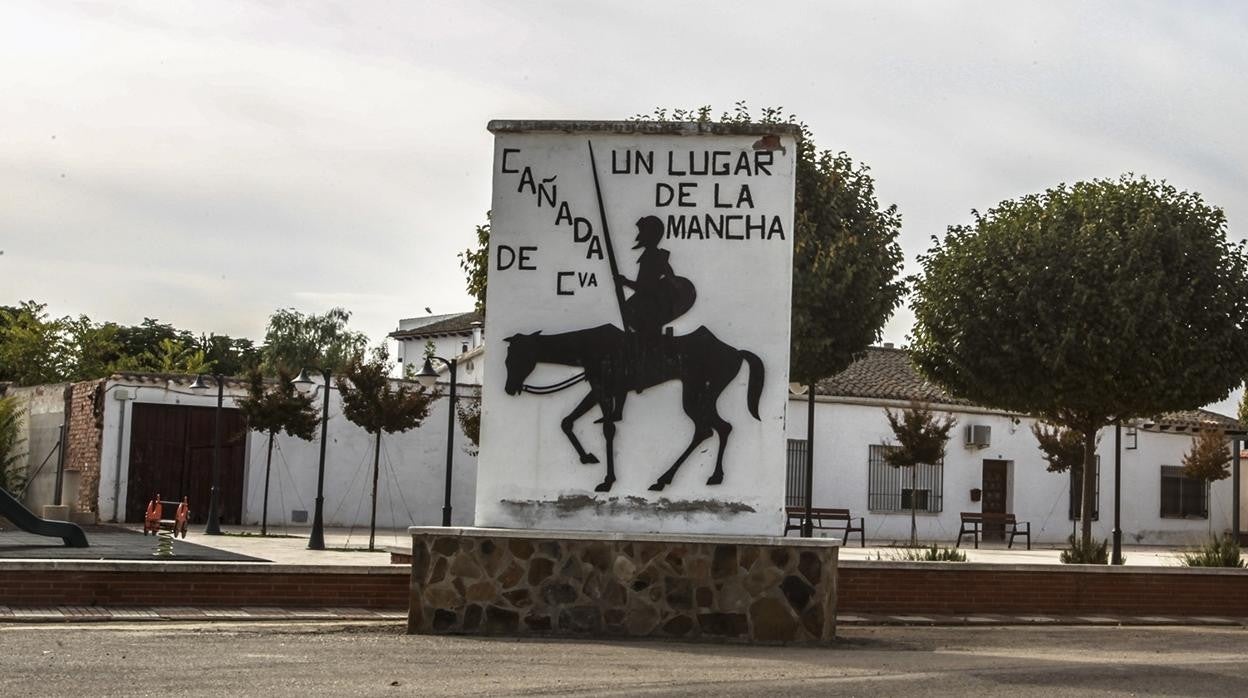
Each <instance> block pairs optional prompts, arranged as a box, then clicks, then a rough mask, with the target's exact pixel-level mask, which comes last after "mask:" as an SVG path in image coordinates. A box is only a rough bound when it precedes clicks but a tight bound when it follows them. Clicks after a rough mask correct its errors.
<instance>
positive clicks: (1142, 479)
mask: <svg viewBox="0 0 1248 698" xmlns="http://www.w3.org/2000/svg"><path fill="white" fill-rule="evenodd" d="M481 351H482V349H481V347H477V348H475V349H470V351H469V352H468V354H467V355H466V357H465V356H460V357H459V360H460V361H463V362H465V364H466V362H468V361H473V362H475V363H476V364H478V365H479V364H480V363H481V361H480V359H481V356H480V354H481ZM443 375H444V376H445V374H443ZM463 380H464V379H463V374H462V373H461V385H460V394H461V395H462V396H463V398H462V399H475V391H474V390H473V388H471V387H468V386H465V385H463V384H462V381H463ZM189 383H190V377H187V376H167V375H155V374H118V375H114V376H113V377H111V378H109V379H106V380H104V381H92V382H88V383H79V384H73V385H70V386H60V385H58V386H45V387H35V388H24V389H17V390H12V391H11V393H12V394H16V395H21V396H25V397H23V399H24V400H26V401H28V402H29V404H30V407H31V409H32V410H33V411H32V416H31V417H30V418H29V419H28V420H27V423H28V424H29V425H30V433H29V434H28V435H27V437H28V438H30V439H31V443H32V448H31V451H32V454H31V458H32V459H35V460H42V459H43V457H44V456H45V455H47V453H49V452H50V449H51V446H52V444H53V442H54V441H55V438H56V435H55V433H54V432H55V431H56V428H57V427H56V425H58V424H60V423H61V422H63V421H68V422H69V424H70V425H71V426H70V432H69V436H70V447H69V449H68V458H67V464H66V471H67V472H66V477H65V486H64V492H65V496H64V500H65V502H66V503H68V504H70V505H71V506H73V507H74V510H75V514H76V515H77V518H78V520H84V518H85V517H87V516H88V515H89V514H90V512H91V511H92V509H94V510H95V511H96V512H98V520H100V521H137V520H139V519H140V518H141V511H142V508H143V506H144V505H145V504H146V499H147V498H150V497H151V496H153V495H154V494H156V493H157V492H159V494H161V495H162V496H163V497H165V498H174V497H177V496H179V495H180V494H192V495H195V493H199V494H198V495H195V496H192V505H193V507H194V509H195V510H196V512H197V516H196V519H197V520H202V519H201V518H200V517H201V516H202V515H203V514H204V513H206V512H205V509H206V507H207V497H206V492H207V488H208V486H209V482H210V473H211V464H212V424H213V420H214V418H215V406H216V391H215V389H212V390H209V391H208V393H207V394H204V395H198V394H193V393H192V392H191V391H190V390H189ZM214 387H215V386H214ZM446 388H447V386H446V385H445V383H444V384H443V385H442V390H443V392H444V393H445V391H446ZM317 390H318V392H317V393H316V395H315V397H316V399H317V402H318V405H319V399H320V396H321V395H323V393H321V392H319V390H320V388H319V386H318V388H317ZM45 394H46V395H45ZM243 394H244V391H243V386H242V384H241V382H234V381H230V382H227V385H226V390H225V400H224V407H225V409H224V411H223V415H224V419H223V425H224V426H223V430H222V433H223V434H224V435H225V437H226V439H225V443H226V446H225V448H224V449H223V451H222V453H223V458H222V470H221V472H222V481H221V492H222V513H223V516H225V521H226V522H227V523H235V522H241V523H247V524H254V523H257V522H258V521H259V520H260V516H261V511H262V509H263V491H264V471H265V457H266V450H267V449H266V447H267V439H266V438H265V437H264V435H262V434H258V433H255V432H247V431H246V430H245V429H243V428H242V426H241V418H240V417H239V415H238V413H237V411H236V410H235V409H233V400H234V398H235V397H237V396H241V395H243ZM45 398H46V399H45ZM915 400H918V401H923V402H926V403H928V404H929V405H931V406H932V407H933V408H934V409H936V410H937V411H939V412H945V413H948V414H950V415H952V416H953V417H954V418H955V419H957V421H958V426H957V428H956V429H955V430H954V434H955V436H954V438H953V439H951V441H950V442H949V445H948V448H947V451H946V456H945V460H944V463H943V465H942V466H935V467H933V466H920V467H919V469H918V473H917V477H918V480H917V486H915V487H914V488H913V489H914V493H913V494H912V493H911V491H910V490H911V489H912V488H911V486H910V473H909V471H908V469H901V470H900V471H898V470H895V469H893V468H892V467H891V466H888V465H887V464H885V463H884V462H883V458H882V453H883V448H884V447H886V446H887V445H888V444H889V443H890V442H891V441H892V433H891V431H890V430H889V427H888V423H887V421H886V419H885V411H886V410H888V409H893V410H900V409H904V408H906V407H908V406H909V405H910V404H911V402H912V401H915ZM815 402H816V408H815V412H816V415H815V429H816V433H815V457H814V465H815V473H814V498H813V500H814V505H815V506H818V507H836V508H847V509H850V511H851V512H852V514H853V515H854V516H855V517H857V516H863V517H865V523H866V537H867V538H868V539H869V540H874V541H880V542H889V541H901V540H905V539H907V538H908V537H909V531H910V514H909V509H908V505H909V500H910V497H912V496H914V497H917V504H918V507H919V514H918V531H919V536H920V538H922V539H924V540H927V541H935V542H941V543H947V544H952V543H953V541H954V539H955V537H956V535H957V531H958V528H959V517H958V514H959V512H963V511H985V510H987V511H991V510H993V509H994V508H996V509H999V510H1003V511H1006V512H1010V513H1013V514H1015V515H1016V516H1017V518H1018V519H1019V520H1020V521H1030V522H1031V527H1032V540H1033V542H1034V543H1061V542H1062V541H1064V539H1065V537H1066V536H1068V535H1069V534H1070V533H1071V531H1072V530H1073V529H1074V527H1075V526H1076V525H1077V522H1076V521H1075V520H1074V519H1073V515H1075V514H1077V511H1076V510H1077V505H1072V495H1071V492H1070V486H1071V482H1070V479H1071V478H1070V476H1069V474H1057V473H1050V472H1048V471H1047V470H1046V469H1045V462H1044V460H1043V459H1042V457H1041V453H1040V451H1039V449H1038V448H1037V446H1036V440H1035V437H1034V436H1033V435H1032V433H1031V425H1032V424H1033V422H1034V420H1032V419H1031V418H1028V417H1023V416H1019V415H1013V414H1009V413H1005V412H1000V411H996V410H989V409H985V408H981V407H978V406H975V405H970V404H968V403H966V402H965V401H961V400H957V399H955V398H951V397H949V396H948V395H947V394H945V393H944V392H943V391H942V390H940V389H939V388H938V387H936V386H934V385H932V384H930V383H928V382H926V381H924V380H923V379H922V378H921V377H920V376H919V375H918V374H917V373H916V372H915V371H914V369H913V368H912V367H911V365H910V363H909V358H908V356H907V355H906V353H905V352H904V351H902V350H898V349H892V348H887V347H876V348H872V349H869V350H868V351H867V353H866V355H865V356H864V357H863V358H862V359H861V360H859V361H857V362H856V363H855V364H854V365H852V366H851V367H850V368H849V369H847V370H846V371H844V372H842V373H840V374H838V375H836V376H834V377H832V378H830V379H828V380H825V381H823V382H821V383H820V384H819V386H818V390H817V391H816V401H815ZM44 403H47V404H46V405H45V404H44ZM58 409H62V410H63V411H64V412H62V413H58V414H53V412H57V410H58ZM446 410H447V401H446V400H445V399H441V400H438V401H437V402H435V403H434V405H433V407H432V410H431V412H430V414H429V416H428V418H427V419H426V420H425V422H424V423H423V424H422V425H421V426H420V427H419V428H417V429H414V430H412V431H410V432H407V433H404V434H395V435H386V436H385V437H384V438H383V441H382V444H383V456H382V468H381V477H380V478H379V485H378V507H377V520H378V525H379V526H382V527H390V526H399V527H401V526H407V525H411V524H417V525H426V524H437V523H440V521H441V511H442V497H443V486H444V483H445V463H446V461H445V459H446V430H447V418H448V415H447V411H446ZM65 412H72V415H68V414H65ZM36 413H37V414H36ZM45 413H47V414H45ZM1211 424H1213V425H1217V426H1219V427H1221V428H1224V429H1229V430H1240V431H1241V433H1242V426H1241V425H1239V423H1238V422H1236V421H1235V420H1233V419H1231V418H1229V417H1225V416H1222V415H1217V414H1214V413H1211V412H1207V411H1204V410H1195V411H1191V412H1185V413H1176V414H1170V415H1165V416H1163V417H1161V418H1158V419H1156V420H1149V421H1142V422H1139V423H1137V424H1136V425H1134V426H1130V427H1125V428H1124V429H1123V430H1122V455H1121V463H1122V467H1121V471H1122V513H1121V519H1122V530H1123V540H1124V542H1126V543H1129V544H1131V543H1141V544H1192V543H1197V542H1200V541H1201V540H1203V539H1204V538H1205V537H1207V536H1208V535H1209V533H1210V532H1211V531H1212V532H1214V533H1218V532H1222V531H1227V530H1230V528H1231V525H1232V523H1231V522H1232V518H1231V507H1232V492H1231V488H1232V484H1231V482H1232V481H1231V480H1230V479H1227V480H1223V481H1220V482H1215V483H1213V484H1212V485H1208V486H1206V485H1204V484H1203V483H1199V482H1193V481H1190V480H1187V479H1186V478H1183V477H1182V474H1181V472H1180V468H1179V466H1180V464H1181V462H1182V457H1183V454H1184V453H1186V452H1187V450H1188V449H1189V448H1190V447H1191V443H1192V434H1193V431H1194V429H1196V428H1199V427H1201V426H1208V425H1211ZM967 427H980V428H979V429H977V430H976V433H975V434H974V436H975V438H974V439H973V440H972V443H970V444H968V443H967V438H966V437H965V429H966V428H967ZM984 428H986V431H985V429H984ZM36 431H38V433H36ZM43 432H47V433H46V434H45V433H43ZM786 433H787V437H788V439H789V453H788V459H787V461H788V462H787V464H786V461H785V459H784V458H783V457H782V456H781V455H780V454H777V457H776V461H775V464H776V465H775V467H777V468H787V471H788V472H787V475H788V478H787V479H788V484H789V486H788V491H787V495H788V498H789V503H790V504H794V505H797V504H799V503H801V501H802V498H803V489H802V482H803V480H804V478H803V473H802V471H801V468H802V464H803V463H804V458H803V457H802V454H803V452H804V449H805V438H806V396H805V395H792V396H791V397H790V400H789V405H788V416H787V422H786ZM328 435H329V441H328V443H327V447H326V468H325V507H324V511H325V523H326V525H327V526H356V527H361V526H363V527H366V526H367V523H368V517H369V509H370V507H369V489H370V488H371V467H372V454H373V440H372V437H371V436H370V435H369V434H368V433H366V432H365V431H364V430H363V429H361V428H359V427H357V426H355V425H354V424H351V423H350V422H348V421H347V420H346V419H345V418H343V417H342V415H341V401H340V398H339V395H338V391H337V390H336V389H331V392H330V420H329V428H328ZM484 438H488V435H487V436H485V437H484ZM589 438H591V439H592V438H594V436H592V435H591V436H589ZM45 442H46V443H45ZM595 445H596V444H595ZM319 448H320V443H319V436H318V437H317V438H314V439H313V440H312V441H302V440H299V439H294V438H291V437H287V436H279V437H278V438H277V440H276V447H275V449H274V455H273V466H272V473H271V479H270V495H269V522H270V525H271V526H276V527H279V528H280V527H282V526H292V527H300V526H308V525H310V522H311V515H312V506H313V502H314V500H315V497H316V472H317V463H318V458H319ZM569 450H570V447H569ZM474 453H475V449H473V448H472V446H471V444H470V442H469V441H468V439H467V438H466V437H465V436H464V434H463V432H462V429H461V428H460V425H459V423H458V420H456V434H455V446H454V449H453V470H454V474H453V479H452V507H453V521H454V523H455V524H456V525H471V524H472V523H473V520H474V506H475V496H476V457H475V455H474ZM1098 454H1099V457H1100V463H1101V465H1100V472H1099V473H1098V480H1097V482H1098V497H1097V501H1098V516H1097V518H1096V521H1095V523H1094V526H1093V530H1094V533H1095V534H1096V535H1097V536H1098V537H1100V538H1108V537H1109V536H1110V532H1111V529H1112V526H1113V523H1112V521H1113V494H1114V492H1113V464H1114V433H1113V430H1112V429H1106V430H1104V431H1103V432H1102V434H1101V440H1100V443H1099V448H1098ZM566 455H568V458H569V462H572V455H570V454H566ZM50 460H51V463H50V464H49V465H47V466H45V467H44V469H43V470H42V471H40V473H39V475H38V478H37V479H36V481H35V483H34V485H33V486H32V487H31V488H30V490H29V492H28V494H27V498H26V502H27V504H28V505H29V506H30V507H31V508H32V509H34V510H35V511H39V507H40V506H41V505H44V504H49V503H50V502H51V499H52V491H51V484H52V481H53V479H54V475H55V458H52V459H50ZM37 464H38V463H37V462H32V464H31V466H30V468H31V469H32V470H33V468H34V466H35V465H37ZM976 490H978V492H976ZM977 497H978V498H977ZM1244 500H1248V497H1241V501H1244ZM1073 501H1076V502H1077V498H1074V499H1073ZM1241 512H1242V508H1241ZM89 518H92V519H95V518H96V517H89ZM777 526H779V522H777Z"/></svg>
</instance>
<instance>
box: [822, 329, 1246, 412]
mask: <svg viewBox="0 0 1248 698" xmlns="http://www.w3.org/2000/svg"><path fill="white" fill-rule="evenodd" d="M815 394H816V395H828V396H835V397H848V398H855V397H859V398H874V399H879V400H902V401H906V402H912V401H917V402H928V403H933V404H940V405H966V406H974V405H975V403H973V402H971V401H970V400H965V399H962V398H958V397H954V396H952V395H950V394H949V393H948V392H946V391H945V390H944V389H943V388H941V387H940V386H939V385H936V384H935V383H932V382H931V381H928V380H927V379H925V378H923V377H922V376H921V375H919V372H918V370H917V369H915V367H914V364H912V363H911V362H910V354H909V352H907V351H906V350H905V349H894V348H892V347H870V348H868V349H867V350H866V352H865V353H864V354H863V355H862V357H861V358H859V359H858V360H857V361H855V362H854V363H853V364H851V365H850V366H849V368H847V369H845V370H844V371H841V372H840V373H838V374H836V375H834V376H832V377H831V378H825V379H824V380H821V381H819V383H818V385H817V386H816V389H815ZM1141 423H1142V425H1143V428H1145V429H1150V430H1158V431H1167V430H1170V431H1186V430H1193V429H1199V428H1207V427H1208V426H1211V425H1216V426H1218V427H1219V428H1222V429H1226V430H1229V431H1237V432H1243V431H1245V426H1244V425H1243V424H1241V423H1240V422H1239V420H1237V419H1235V418H1234V417H1228V416H1226V415H1224V414H1218V413H1217V412H1211V411H1209V410H1204V409H1198V410H1182V411H1178V412H1167V413H1165V414H1163V415H1160V416H1158V417H1156V418H1154V419H1148V420H1141Z"/></svg>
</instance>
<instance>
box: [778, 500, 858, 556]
mask: <svg viewBox="0 0 1248 698" xmlns="http://www.w3.org/2000/svg"><path fill="white" fill-rule="evenodd" d="M784 513H785V514H786V515H787V518H788V520H787V521H785V524H784V535H786V536H787V535H789V531H800V530H802V521H804V520H805V519H806V507H785V508H784ZM855 521H857V522H858V525H857V526H855V525H854V522H855ZM810 522H811V525H812V526H813V527H814V528H820V529H833V528H837V529H842V530H843V532H844V536H843V537H844V538H845V539H846V542H848V541H849V536H850V534H853V533H857V534H858V543H859V545H861V546H862V547H864V548H865V547H867V539H866V532H865V531H864V529H865V527H866V525H865V522H864V520H863V517H861V516H859V517H858V518H854V517H851V516H850V515H849V509H827V508H815V507H812V508H811V510H810Z"/></svg>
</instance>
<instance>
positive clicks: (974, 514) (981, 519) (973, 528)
mask: <svg viewBox="0 0 1248 698" xmlns="http://www.w3.org/2000/svg"><path fill="white" fill-rule="evenodd" d="M960 516H961V517H962V527H961V528H959V529H958V542H957V543H955V544H954V546H953V547H955V548H956V547H958V546H960V545H962V537H963V536H970V537H971V539H972V540H974V541H975V547H976V548H979V539H980V538H982V537H983V535H984V525H985V524H994V525H999V526H1001V529H1002V532H1003V533H1004V534H1005V535H1008V536H1009V537H1010V541H1009V544H1008V545H1006V546H1005V547H1007V548H1013V547H1014V538H1015V537H1016V536H1022V537H1023V538H1026V539H1027V549H1028V550H1031V522H1030V521H1018V520H1017V519H1015V518H1014V515H1013V514H993V513H984V512H980V511H964V512H962V513H961V515H960Z"/></svg>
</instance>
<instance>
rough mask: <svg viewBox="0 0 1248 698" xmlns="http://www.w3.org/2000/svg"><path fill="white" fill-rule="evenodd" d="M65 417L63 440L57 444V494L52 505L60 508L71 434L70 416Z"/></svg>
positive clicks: (53, 495)
mask: <svg viewBox="0 0 1248 698" xmlns="http://www.w3.org/2000/svg"><path fill="white" fill-rule="evenodd" d="M65 417H66V419H65V421H64V422H62V423H61V437H60V439H61V440H60V443H59V444H57V446H58V448H57V452H56V492H54V493H53V494H52V504H53V505H54V506H58V507H59V506H60V505H61V490H62V489H64V486H65V437H66V436H67V435H68V433H69V419H68V418H69V415H65Z"/></svg>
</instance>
